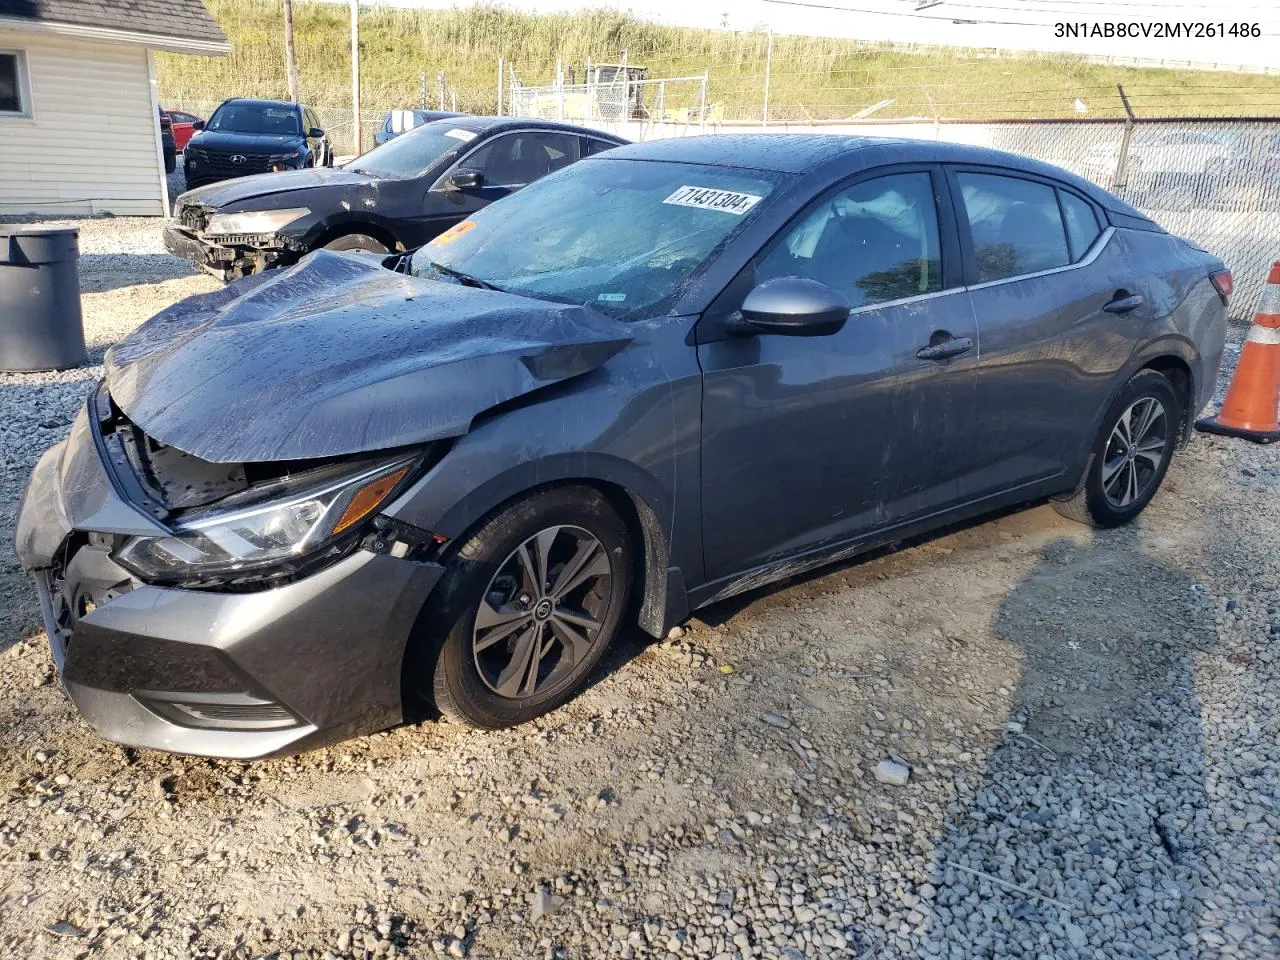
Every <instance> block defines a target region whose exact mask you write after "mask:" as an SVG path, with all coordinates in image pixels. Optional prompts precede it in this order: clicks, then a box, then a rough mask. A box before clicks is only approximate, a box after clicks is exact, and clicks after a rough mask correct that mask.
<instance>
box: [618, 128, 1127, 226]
mask: <svg viewBox="0 0 1280 960" xmlns="http://www.w3.org/2000/svg"><path fill="white" fill-rule="evenodd" d="M609 158H610V159H615V160H665V161H671V162H676V163H700V164H706V165H709V166H718V167H721V166H722V167H738V168H743V169H755V170H770V171H774V172H777V173H790V174H806V173H813V174H827V175H830V176H832V177H833V178H835V177H840V176H848V175H851V174H855V173H858V172H860V171H862V170H868V169H870V168H872V167H879V166H886V165H888V164H894V163H972V164H980V165H984V166H995V167H1004V168H1006V169H1008V170H1012V171H1016V172H1023V173H1031V174H1037V175H1040V176H1045V177H1050V178H1052V179H1055V180H1059V181H1061V182H1063V183H1066V184H1069V185H1070V186H1072V187H1074V188H1075V189H1077V190H1079V191H1080V192H1081V193H1083V194H1085V195H1086V196H1088V197H1090V198H1092V199H1094V200H1095V201H1097V202H1098V203H1100V204H1102V205H1103V206H1104V207H1107V208H1109V209H1112V210H1117V211H1119V212H1123V213H1136V211H1134V210H1133V208H1131V207H1130V206H1129V205H1128V204H1126V203H1124V202H1123V201H1122V200H1120V199H1119V198H1118V197H1115V196H1113V195H1112V194H1110V193H1108V192H1107V191H1106V190H1103V189H1102V188H1101V187H1099V186H1097V185H1096V184H1094V183H1091V182H1089V181H1088V180H1085V179H1084V178H1082V177H1078V176H1076V175H1075V174H1074V173H1071V172H1070V171H1068V170H1064V169H1062V168H1061V167H1055V166H1053V165H1052V164H1048V163H1043V162H1041V161H1039V160H1033V159H1031V158H1030V157H1023V156H1020V155H1018V154H1016V153H1007V152H1005V151H1003V150H992V149H990V148H988V147H973V146H968V145H967V144H960V143H945V142H942V141H937V140H907V139H899V138H892V137H859V136H843V135H838V134H773V133H744V134H726V133H714V134H707V135H703V136H697V137H673V138H671V139H666V140H649V141H646V142H644V143H634V144H629V145H627V146H624V147H618V148H617V149H615V150H610V151H609Z"/></svg>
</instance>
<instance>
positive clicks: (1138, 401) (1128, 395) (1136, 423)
mask: <svg viewBox="0 0 1280 960" xmlns="http://www.w3.org/2000/svg"><path fill="white" fill-rule="evenodd" d="M1181 424H1182V404H1181V403H1180V402H1179V400H1178V394H1177V392H1176V391H1175V390H1174V389H1173V384H1171V383H1170V382H1169V380H1168V378H1167V377H1165V376H1164V375H1163V374H1160V373H1157V372H1156V371H1155V370H1143V371H1141V372H1139V373H1138V374H1137V375H1136V376H1134V377H1133V378H1132V379H1130V380H1129V382H1128V383H1126V384H1125V385H1124V388H1123V389H1122V390H1121V391H1120V394H1119V396H1117V397H1116V398H1115V400H1113V401H1112V403H1111V406H1110V407H1108V408H1107V413H1106V416H1104V417H1103V419H1102V429H1101V430H1100V431H1099V434H1098V437H1097V439H1096V440H1095V441H1094V445H1093V450H1092V459H1091V460H1090V463H1089V472H1088V475H1087V476H1086V477H1085V482H1084V486H1083V487H1081V489H1080V490H1079V491H1077V492H1076V493H1075V494H1074V495H1073V496H1072V497H1071V498H1070V499H1067V500H1055V501H1053V506H1054V509H1055V510H1057V511H1058V513H1060V514H1062V515H1063V516H1064V517H1067V518H1068V519H1071V520H1078V521H1080V522H1081V523H1087V524H1089V525H1090V526H1094V527H1118V526H1121V525H1122V524H1125V523H1128V522H1129V521H1130V520H1132V519H1133V518H1134V517H1136V516H1137V515H1138V514H1139V513H1141V512H1142V511H1143V509H1144V508H1145V507H1146V505H1147V504H1148V503H1150V502H1151V498H1152V497H1154V496H1155V494H1156V491H1157V490H1159V489H1160V484H1161V483H1162V482H1163V481H1164V476H1165V473H1167V472H1168V470H1169V462H1170V460H1172V459H1173V450H1174V447H1176V446H1177V443H1178V435H1179V430H1180V428H1181Z"/></svg>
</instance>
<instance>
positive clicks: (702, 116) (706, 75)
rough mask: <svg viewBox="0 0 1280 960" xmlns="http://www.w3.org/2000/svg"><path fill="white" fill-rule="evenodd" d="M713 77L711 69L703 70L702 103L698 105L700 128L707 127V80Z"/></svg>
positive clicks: (704, 128)
mask: <svg viewBox="0 0 1280 960" xmlns="http://www.w3.org/2000/svg"><path fill="white" fill-rule="evenodd" d="M710 79H711V71H710V70H709V69H707V70H703V71H702V103H701V105H700V106H699V107H698V121H699V124H700V126H699V127H698V129H699V130H706V129H707V81H708V80H710Z"/></svg>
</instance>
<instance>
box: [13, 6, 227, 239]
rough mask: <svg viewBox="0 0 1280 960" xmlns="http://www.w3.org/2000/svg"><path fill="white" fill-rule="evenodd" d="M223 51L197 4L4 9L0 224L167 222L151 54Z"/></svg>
mask: <svg viewBox="0 0 1280 960" xmlns="http://www.w3.org/2000/svg"><path fill="white" fill-rule="evenodd" d="M230 49H231V46H230V44H229V43H227V38H226V36H224V35H223V33H222V30H221V29H219V27H218V25H217V24H216V23H214V21H213V19H212V18H211V17H210V16H209V13H208V11H206V10H205V8H204V4H203V3H201V0H0V214H33V213H35V214H44V215H62V214H94V213H113V214H117V215H121V216H124V215H129V216H164V215H165V214H166V213H167V212H168V209H169V199H168V189H167V186H166V182H165V173H164V159H163V154H162V152H161V145H160V126H159V122H158V110H159V103H158V102H157V97H156V77H155V67H154V64H153V62H152V52H153V51H155V50H171V51H175V52H177V53H193V54H204V55H219V54H223V53H227V52H229V51H230Z"/></svg>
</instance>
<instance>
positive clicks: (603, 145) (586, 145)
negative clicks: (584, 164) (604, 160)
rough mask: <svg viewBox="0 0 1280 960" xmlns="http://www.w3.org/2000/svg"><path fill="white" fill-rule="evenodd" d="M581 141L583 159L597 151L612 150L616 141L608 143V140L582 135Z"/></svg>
mask: <svg viewBox="0 0 1280 960" xmlns="http://www.w3.org/2000/svg"><path fill="white" fill-rule="evenodd" d="M580 142H581V143H582V156H583V159H586V158H587V157H593V156H595V155H596V154H597V153H604V152H605V151H606V150H612V149H613V148H614V147H616V146H617V144H616V143H610V142H609V141H608V140H597V139H596V138H595V137H583V138H582V139H581V141H580Z"/></svg>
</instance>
